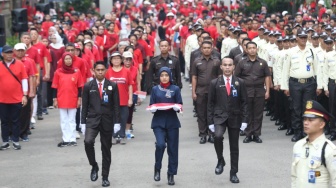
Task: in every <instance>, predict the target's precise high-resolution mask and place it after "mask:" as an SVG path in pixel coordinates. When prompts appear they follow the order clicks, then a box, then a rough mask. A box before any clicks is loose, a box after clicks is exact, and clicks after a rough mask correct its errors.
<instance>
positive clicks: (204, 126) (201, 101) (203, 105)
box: [196, 93, 213, 137]
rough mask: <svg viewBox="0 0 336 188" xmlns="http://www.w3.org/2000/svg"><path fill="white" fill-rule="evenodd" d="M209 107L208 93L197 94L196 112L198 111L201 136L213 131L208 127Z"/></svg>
mask: <svg viewBox="0 0 336 188" xmlns="http://www.w3.org/2000/svg"><path fill="white" fill-rule="evenodd" d="M207 109H208V94H207V93H203V94H197V98H196V112H197V123H198V131H199V136H201V137H203V136H206V135H208V133H209V134H213V133H211V131H209V128H208V126H209V125H208V121H207V117H208V116H207V114H208V113H207Z"/></svg>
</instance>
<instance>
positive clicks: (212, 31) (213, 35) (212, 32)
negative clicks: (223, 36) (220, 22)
mask: <svg viewBox="0 0 336 188" xmlns="http://www.w3.org/2000/svg"><path fill="white" fill-rule="evenodd" d="M204 30H205V31H207V32H209V33H210V37H211V38H212V39H213V40H215V41H216V39H217V37H218V32H217V28H216V26H214V25H210V26H209V27H207V28H204Z"/></svg>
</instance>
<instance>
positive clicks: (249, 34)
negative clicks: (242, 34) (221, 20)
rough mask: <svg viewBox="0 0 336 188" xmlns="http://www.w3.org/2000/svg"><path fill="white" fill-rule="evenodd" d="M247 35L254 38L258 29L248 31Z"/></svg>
mask: <svg viewBox="0 0 336 188" xmlns="http://www.w3.org/2000/svg"><path fill="white" fill-rule="evenodd" d="M247 35H248V37H249V38H250V39H251V40H252V39H254V38H256V37H257V36H258V31H253V30H251V31H248V32H247Z"/></svg>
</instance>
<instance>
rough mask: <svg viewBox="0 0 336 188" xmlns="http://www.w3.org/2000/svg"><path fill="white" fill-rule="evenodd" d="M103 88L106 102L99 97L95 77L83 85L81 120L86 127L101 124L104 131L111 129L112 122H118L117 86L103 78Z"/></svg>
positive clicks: (94, 126)
mask: <svg viewBox="0 0 336 188" xmlns="http://www.w3.org/2000/svg"><path fill="white" fill-rule="evenodd" d="M103 90H104V91H105V92H106V94H107V96H108V103H105V102H104V100H103V99H101V98H100V94H99V89H98V85H97V80H96V79H93V80H92V81H90V82H88V83H86V84H85V85H84V90H83V95H82V119H81V122H82V124H86V127H87V128H96V127H98V126H99V125H100V124H101V125H102V128H103V129H104V130H105V131H113V126H114V124H115V123H120V105H119V92H118V86H117V84H116V83H114V82H110V81H109V80H107V79H105V81H104V86H103Z"/></svg>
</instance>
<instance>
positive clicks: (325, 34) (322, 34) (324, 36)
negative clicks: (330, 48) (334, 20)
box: [320, 31, 328, 38]
mask: <svg viewBox="0 0 336 188" xmlns="http://www.w3.org/2000/svg"><path fill="white" fill-rule="evenodd" d="M320 37H321V38H326V37H328V34H327V33H326V32H324V31H323V32H322V33H321V34H320Z"/></svg>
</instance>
